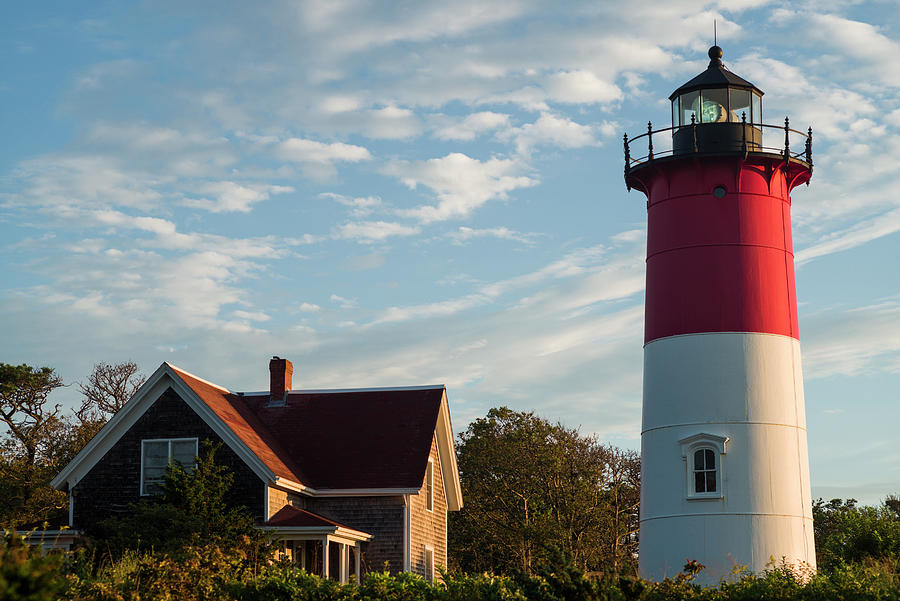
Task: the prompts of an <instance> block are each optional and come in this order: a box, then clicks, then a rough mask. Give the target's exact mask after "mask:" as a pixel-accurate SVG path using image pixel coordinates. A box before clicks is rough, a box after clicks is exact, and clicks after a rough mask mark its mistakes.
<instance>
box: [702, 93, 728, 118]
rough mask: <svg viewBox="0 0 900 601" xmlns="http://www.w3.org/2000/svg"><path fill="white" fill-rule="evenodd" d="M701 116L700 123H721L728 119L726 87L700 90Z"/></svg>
mask: <svg viewBox="0 0 900 601" xmlns="http://www.w3.org/2000/svg"><path fill="white" fill-rule="evenodd" d="M700 98H701V107H702V108H701V116H700V121H701V122H702V123H721V122H723V121H728V112H727V111H726V109H725V107H726V106H727V105H728V89H727V88H723V89H718V90H701V91H700Z"/></svg>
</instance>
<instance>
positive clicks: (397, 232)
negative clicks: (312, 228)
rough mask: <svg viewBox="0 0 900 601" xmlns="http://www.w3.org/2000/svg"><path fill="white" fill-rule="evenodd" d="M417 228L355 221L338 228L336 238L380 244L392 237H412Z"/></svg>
mask: <svg viewBox="0 0 900 601" xmlns="http://www.w3.org/2000/svg"><path fill="white" fill-rule="evenodd" d="M419 231H420V230H419V228H417V227H413V226H408V225H403V224H401V223H392V222H389V221H357V222H350V223H345V224H343V225H340V226H338V228H337V233H336V234H335V236H336V237H337V238H343V239H345V240H356V241H357V242H360V243H371V242H381V241H383V240H386V239H388V238H390V237H392V236H412V235H414V234H418V233H419Z"/></svg>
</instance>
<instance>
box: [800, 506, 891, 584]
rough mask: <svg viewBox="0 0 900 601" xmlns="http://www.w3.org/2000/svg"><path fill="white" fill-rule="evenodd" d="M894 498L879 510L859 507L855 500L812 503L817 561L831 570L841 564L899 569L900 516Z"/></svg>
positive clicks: (821, 566)
mask: <svg viewBox="0 0 900 601" xmlns="http://www.w3.org/2000/svg"><path fill="white" fill-rule="evenodd" d="M896 498H897V497H896V496H894V495H891V496H889V497H887V499H885V502H884V503H883V504H882V505H881V506H879V507H859V506H857V502H856V499H847V500H846V501H842V500H841V499H832V500H831V501H829V502H827V503H826V502H824V501H823V500H822V499H818V500H817V501H816V502H815V503H813V530H814V532H815V540H816V562H817V564H818V565H819V567H820V569H824V570H826V571H829V570H832V569H834V568H836V567H838V566H840V565H842V564H849V563H858V562H870V561H875V562H887V563H888V564H890V565H891V566H892V569H893V570H897V569H898V568H900V513H898V512H897V510H896V505H897V504H896V503H895V499H896Z"/></svg>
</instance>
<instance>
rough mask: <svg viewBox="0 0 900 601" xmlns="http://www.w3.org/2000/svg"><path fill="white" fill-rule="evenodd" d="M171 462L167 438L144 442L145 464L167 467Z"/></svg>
mask: <svg viewBox="0 0 900 601" xmlns="http://www.w3.org/2000/svg"><path fill="white" fill-rule="evenodd" d="M168 463H169V443H168V442H167V441H165V440H162V441H156V442H145V443H144V465H147V466H153V467H160V466H162V467H165V466H166V465H167V464H168Z"/></svg>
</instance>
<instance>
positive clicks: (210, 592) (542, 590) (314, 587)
mask: <svg viewBox="0 0 900 601" xmlns="http://www.w3.org/2000/svg"><path fill="white" fill-rule="evenodd" d="M561 557H562V556H558V557H557V559H556V560H554V562H555V561H557V560H560V558H561ZM699 567H700V566H699V565H693V566H690V565H689V566H686V571H685V572H682V573H681V574H679V575H678V576H676V577H675V578H673V579H668V580H665V581H663V582H660V583H652V582H647V581H644V580H640V579H637V578H634V577H629V576H617V575H615V574H612V573H607V574H603V575H600V576H599V577H586V576H585V575H584V574H583V573H582V572H581V571H580V570H579V569H578V568H576V567H574V566H573V565H571V564H570V563H564V564H557V563H551V564H542V565H537V566H536V567H535V573H534V574H527V573H525V572H524V571H521V570H519V571H517V572H516V573H515V574H513V575H510V576H495V575H492V574H487V573H485V574H472V575H466V574H457V575H453V574H447V573H445V574H443V582H440V583H436V584H433V585H432V584H429V583H427V582H425V580H424V579H422V578H421V577H420V576H416V575H412V574H408V573H407V574H398V575H396V576H394V575H391V574H388V573H386V572H385V573H370V574H368V575H367V576H366V577H365V578H364V579H363V582H362V583H361V584H359V585H356V584H352V583H351V584H348V585H339V584H337V583H335V582H334V581H331V580H325V579H323V578H320V577H318V576H314V575H311V574H308V573H307V572H305V571H303V570H299V569H296V568H295V567H294V566H292V565H290V564H288V563H275V564H271V565H269V566H266V567H265V568H263V569H261V570H260V571H259V572H251V571H248V570H247V569H246V568H245V567H243V566H241V565H240V564H239V563H235V562H233V561H231V560H229V558H228V557H227V555H225V554H223V553H221V551H220V550H219V549H218V548H217V547H207V548H199V547H193V548H191V549H190V553H187V554H185V555H184V556H182V557H181V558H180V559H177V560H176V559H174V558H172V557H170V556H166V555H152V554H146V553H143V554H140V553H138V554H126V555H125V556H124V557H123V558H122V559H120V560H119V561H118V562H117V563H116V564H111V565H108V566H105V567H104V568H103V570H101V571H100V572H98V574H97V575H96V576H95V577H94V578H88V579H85V578H76V577H70V580H71V586H70V588H69V590H68V592H67V594H66V597H65V598H67V599H69V600H70V601H100V600H103V601H107V600H109V601H111V600H117V601H125V600H135V601H136V600H138V599H173V600H174V599H178V600H179V601H194V600H198V601H199V600H204V601H208V600H219V599H221V600H225V599H233V600H237V601H282V600H283V601H288V600H291V601H375V600H377V601H419V600H421V601H526V600H527V601H682V600H689V601H779V600H785V601H787V600H794V599H796V600H800V601H829V600H835V601H838V600H854V601H856V600H859V601H890V600H898V599H900V584H898V581H897V578H896V576H891V575H890V574H889V573H887V572H884V571H882V570H879V569H877V568H874V567H865V566H860V565H856V566H843V567H841V568H839V569H837V570H835V571H833V572H830V573H827V574H819V575H810V574H797V573H796V572H795V570H794V569H792V567H791V566H787V565H781V566H773V567H772V568H771V569H769V570H768V571H767V572H765V573H764V574H761V575H753V574H750V573H749V572H743V573H739V574H737V575H736V578H733V579H732V580H731V581H729V582H723V583H722V584H721V585H720V586H719V587H706V588H703V587H700V586H698V585H696V584H694V583H693V576H694V574H695V573H696V570H697V569H698V568H699Z"/></svg>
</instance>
